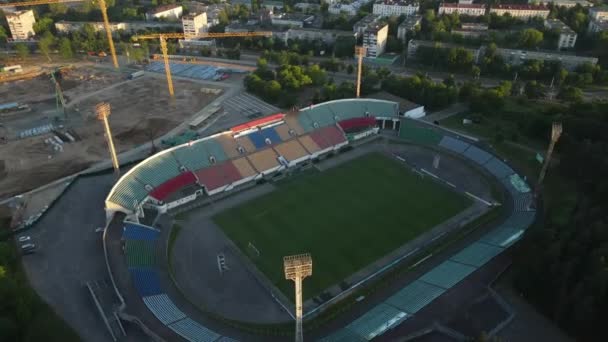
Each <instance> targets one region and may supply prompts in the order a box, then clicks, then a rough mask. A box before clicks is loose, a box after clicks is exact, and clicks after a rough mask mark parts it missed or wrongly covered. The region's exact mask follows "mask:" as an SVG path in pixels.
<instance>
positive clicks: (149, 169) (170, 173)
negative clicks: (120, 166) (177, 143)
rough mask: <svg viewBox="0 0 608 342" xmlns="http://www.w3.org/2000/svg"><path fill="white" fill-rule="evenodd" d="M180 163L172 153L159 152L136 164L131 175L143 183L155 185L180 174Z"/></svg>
mask: <svg viewBox="0 0 608 342" xmlns="http://www.w3.org/2000/svg"><path fill="white" fill-rule="evenodd" d="M179 173H180V171H179V164H178V163H177V160H175V158H174V157H173V154H172V153H163V154H157V155H156V156H154V157H151V158H148V159H147V160H145V161H143V162H142V163H140V164H139V165H137V166H135V167H134V168H133V170H132V172H131V175H132V176H133V177H135V178H136V179H137V180H138V181H140V182H141V183H143V184H149V185H151V186H153V187H156V186H158V185H161V184H162V183H164V182H165V181H168V180H169V179H171V178H173V177H175V176H177V175H179Z"/></svg>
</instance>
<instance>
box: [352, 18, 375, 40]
mask: <svg viewBox="0 0 608 342" xmlns="http://www.w3.org/2000/svg"><path fill="white" fill-rule="evenodd" d="M378 19H380V17H378V16H375V15H373V14H368V15H366V16H365V17H363V18H361V20H359V21H357V22H356V23H355V24H354V25H353V32H355V35H357V36H359V35H361V34H363V32H364V31H365V30H366V29H367V28H368V27H370V26H372V25H375V24H376V23H377V22H378Z"/></svg>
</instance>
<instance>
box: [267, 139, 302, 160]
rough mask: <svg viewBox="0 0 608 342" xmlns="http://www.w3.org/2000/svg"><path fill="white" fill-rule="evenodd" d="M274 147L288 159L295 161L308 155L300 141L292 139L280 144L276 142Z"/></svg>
mask: <svg viewBox="0 0 608 342" xmlns="http://www.w3.org/2000/svg"><path fill="white" fill-rule="evenodd" d="M274 149H275V150H276V151H277V152H278V153H279V155H281V156H283V157H284V158H285V159H287V160H288V161H290V162H291V161H296V160H299V159H300V158H303V157H306V156H308V152H306V150H304V147H302V145H300V143H299V142H298V141H297V140H295V139H293V140H290V141H287V142H284V143H282V144H278V145H276V146H275V147H274Z"/></svg>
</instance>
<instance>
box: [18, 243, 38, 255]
mask: <svg viewBox="0 0 608 342" xmlns="http://www.w3.org/2000/svg"><path fill="white" fill-rule="evenodd" d="M35 252H36V245H35V244H33V243H26V244H23V245H21V253H23V254H32V253H35Z"/></svg>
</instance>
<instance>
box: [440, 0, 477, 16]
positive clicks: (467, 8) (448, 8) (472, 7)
mask: <svg viewBox="0 0 608 342" xmlns="http://www.w3.org/2000/svg"><path fill="white" fill-rule="evenodd" d="M438 13H439V14H452V13H458V14H459V15H470V16H472V17H479V16H482V15H485V14H486V5H484V4H460V3H459V4H452V3H442V4H441V5H439V11H438Z"/></svg>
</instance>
